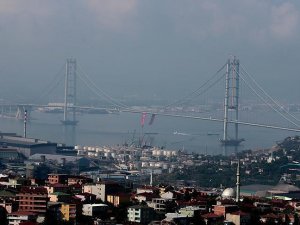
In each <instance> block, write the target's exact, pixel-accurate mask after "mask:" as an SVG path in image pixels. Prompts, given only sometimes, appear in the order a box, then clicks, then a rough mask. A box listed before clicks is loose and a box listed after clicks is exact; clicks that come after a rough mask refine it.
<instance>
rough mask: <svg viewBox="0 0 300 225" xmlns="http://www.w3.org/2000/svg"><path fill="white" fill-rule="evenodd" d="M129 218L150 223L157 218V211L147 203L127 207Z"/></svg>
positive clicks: (136, 221) (133, 220)
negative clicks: (146, 204)
mask: <svg viewBox="0 0 300 225" xmlns="http://www.w3.org/2000/svg"><path fill="white" fill-rule="evenodd" d="M127 213H128V214H127V218H128V221H129V222H133V223H140V224H148V223H149V222H151V221H152V220H154V219H155V215H156V214H155V211H154V209H153V208H151V207H149V206H145V205H135V206H130V207H128V209H127Z"/></svg>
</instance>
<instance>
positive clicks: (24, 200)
mask: <svg viewBox="0 0 300 225" xmlns="http://www.w3.org/2000/svg"><path fill="white" fill-rule="evenodd" d="M17 198H18V202H19V211H24V212H35V213H42V214H43V213H46V211H47V203H48V201H49V199H48V193H47V190H46V189H45V188H43V187H23V188H22V189H21V191H20V192H19V193H18V194H17Z"/></svg>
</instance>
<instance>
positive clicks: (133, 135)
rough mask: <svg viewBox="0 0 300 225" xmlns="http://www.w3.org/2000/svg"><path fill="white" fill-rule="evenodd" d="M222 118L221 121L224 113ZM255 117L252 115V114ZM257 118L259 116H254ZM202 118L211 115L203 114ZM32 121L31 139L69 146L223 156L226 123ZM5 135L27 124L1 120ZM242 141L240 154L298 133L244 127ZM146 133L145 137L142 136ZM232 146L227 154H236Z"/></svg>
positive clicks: (104, 118)
mask: <svg viewBox="0 0 300 225" xmlns="http://www.w3.org/2000/svg"><path fill="white" fill-rule="evenodd" d="M215 114H219V115H218V116H219V117H218V118H221V117H220V115H221V112H216V113H215ZM250 114H251V113H250ZM252 114H253V115H252V116H253V117H254V116H256V117H257V113H254V112H253V113H252ZM198 116H207V115H205V114H201V115H198ZM259 116H260V118H261V120H262V121H264V122H265V120H266V118H269V119H271V120H272V119H273V120H274V121H277V119H276V116H275V115H274V113H270V112H260V114H259ZM31 117H32V120H31V121H30V123H28V126H27V127H28V129H27V136H28V137H33V138H39V139H43V140H48V141H53V142H58V143H66V144H69V145H75V144H79V145H89V146H103V145H115V144H124V143H125V142H127V143H131V142H132V141H134V140H135V141H137V140H138V139H139V138H140V139H143V140H144V141H145V142H146V143H147V144H151V145H153V146H159V147H161V146H163V147H165V148H168V149H175V150H182V149H184V150H186V151H188V152H197V153H208V154H223V153H224V149H223V148H224V147H222V146H221V145H220V142H219V139H221V138H222V126H223V124H222V123H219V122H212V121H202V120H195V119H184V118H174V117H165V116H157V117H156V118H155V120H154V123H153V124H152V125H149V124H148V122H149V120H150V115H147V118H146V122H145V125H144V128H142V127H141V125H140V118H141V115H140V114H130V113H120V114H101V115H95V114H82V115H78V116H77V119H78V120H79V121H80V122H79V124H78V125H77V126H76V127H75V128H74V127H65V126H63V125H61V123H60V120H61V119H62V114H50V113H41V112H35V111H34V112H32V114H31ZM0 130H1V131H2V132H15V133H17V134H19V135H22V134H23V122H22V121H18V120H15V119H5V118H0ZM239 130H240V138H245V139H246V141H245V142H244V143H243V144H242V145H241V146H239V147H238V151H241V150H245V149H260V148H269V147H271V146H273V145H275V143H276V141H279V140H283V139H284V138H285V137H287V136H293V135H296V133H295V132H288V131H280V130H272V129H266V128H256V127H249V126H240V127H239ZM142 134H144V135H142ZM234 151H235V150H234V149H233V148H230V147H228V148H227V149H226V154H230V153H232V152H234Z"/></svg>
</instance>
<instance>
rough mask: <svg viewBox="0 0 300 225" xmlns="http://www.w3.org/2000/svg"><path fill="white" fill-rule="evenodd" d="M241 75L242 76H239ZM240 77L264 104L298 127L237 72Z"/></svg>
mask: <svg viewBox="0 0 300 225" xmlns="http://www.w3.org/2000/svg"><path fill="white" fill-rule="evenodd" d="M241 75H242V76H241ZM239 76H240V78H242V80H243V81H244V82H245V84H246V86H247V87H248V88H249V89H250V90H251V91H252V92H253V93H254V94H255V95H256V96H257V97H258V98H259V99H261V100H262V101H263V102H264V103H265V104H267V105H268V106H269V107H271V108H272V109H273V110H274V111H275V112H277V113H278V114H280V115H281V116H282V117H283V118H284V119H285V120H287V121H288V122H290V123H292V124H293V125H295V126H296V127H300V126H299V125H298V124H297V123H295V122H294V121H292V120H291V119H289V118H288V117H286V116H285V115H284V114H283V113H282V112H280V110H278V109H276V108H275V107H274V106H273V105H271V104H270V103H269V102H267V101H266V100H265V99H264V98H263V97H262V96H261V95H260V94H259V93H258V92H257V91H256V90H255V89H254V88H253V86H252V85H251V84H248V83H247V81H246V80H245V79H244V77H243V74H242V73H239Z"/></svg>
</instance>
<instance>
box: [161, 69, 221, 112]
mask: <svg viewBox="0 0 300 225" xmlns="http://www.w3.org/2000/svg"><path fill="white" fill-rule="evenodd" d="M225 66H226V64H224V65H223V66H222V67H221V68H220V69H219V70H218V71H217V72H216V73H215V74H213V76H212V77H210V78H209V79H208V80H207V81H206V82H204V83H203V84H202V85H201V86H200V87H199V88H197V89H196V90H194V91H192V92H191V93H189V94H187V95H185V96H183V97H182V98H180V99H178V100H176V101H174V102H172V103H170V104H168V105H165V106H164V107H163V108H168V107H170V106H173V105H176V104H183V103H185V102H184V101H185V99H188V101H191V100H190V99H191V96H193V95H194V94H196V96H197V97H198V96H199V95H198V92H199V91H200V90H201V89H202V88H203V87H205V86H206V85H207V84H208V83H209V82H211V81H212V80H213V79H214V78H215V77H216V76H217V75H218V74H219V72H220V71H222V70H223V69H224V67H225ZM202 94H203V93H202Z"/></svg>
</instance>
